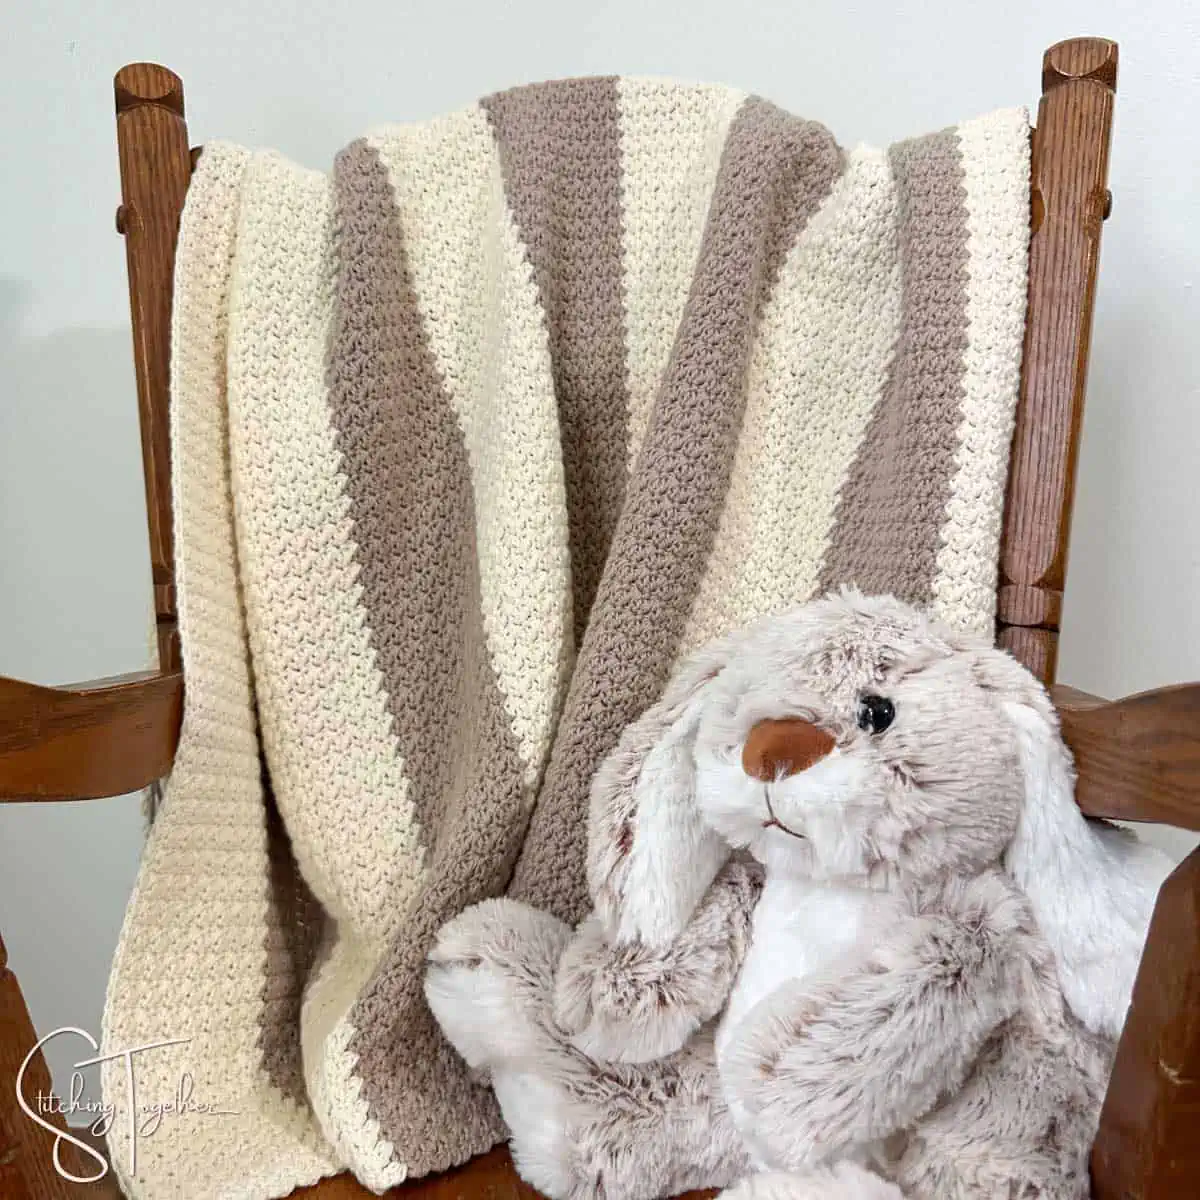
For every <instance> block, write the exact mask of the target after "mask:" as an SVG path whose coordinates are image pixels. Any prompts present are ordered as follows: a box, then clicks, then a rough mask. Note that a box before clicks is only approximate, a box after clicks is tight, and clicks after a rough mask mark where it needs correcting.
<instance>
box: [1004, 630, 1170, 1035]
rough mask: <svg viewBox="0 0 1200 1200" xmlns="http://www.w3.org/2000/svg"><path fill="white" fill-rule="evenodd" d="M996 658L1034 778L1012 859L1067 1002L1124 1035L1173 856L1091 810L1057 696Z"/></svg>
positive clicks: (1097, 1026) (1026, 769)
mask: <svg viewBox="0 0 1200 1200" xmlns="http://www.w3.org/2000/svg"><path fill="white" fill-rule="evenodd" d="M993 656H994V657H993ZM988 657H989V659H991V663H990V664H989V665H990V666H991V667H992V671H991V673H992V674H993V675H998V676H999V677H1000V678H999V679H995V680H994V682H1001V683H1002V684H1003V686H1002V687H1001V689H1000V690H1001V691H1002V692H1003V695H1004V698H1003V699H1002V707H1003V708H1004V711H1005V713H1006V714H1007V716H1008V718H1009V720H1010V721H1011V722H1012V724H1013V728H1014V729H1015V730H1016V734H1017V744H1018V748H1019V754H1020V760H1021V771H1022V773H1023V775H1024V781H1025V800H1024V807H1023V809H1022V813H1021V817H1020V821H1019V823H1018V825H1017V831H1016V834H1015V835H1014V837H1013V840H1012V843H1011V844H1010V846H1009V848H1008V851H1007V853H1006V855H1005V866H1006V867H1007V869H1008V871H1009V873H1010V874H1011V875H1012V877H1013V878H1014V879H1015V880H1016V882H1017V884H1018V886H1019V887H1020V888H1021V889H1022V890H1023V891H1024V892H1025V894H1026V895H1027V896H1028V897H1029V901H1030V904H1031V905H1032V907H1033V912H1034V916H1035V917H1036V919H1037V922H1038V926H1039V928H1040V930H1041V932H1042V935H1043V936H1044V937H1045V938H1046V940H1047V942H1048V943H1049V944H1050V948H1051V950H1052V951H1053V953H1054V957H1055V960H1056V962H1057V965H1058V974H1059V981H1060V984H1061V986H1062V990H1063V995H1064V997H1065V998H1066V1001H1067V1004H1068V1005H1069V1006H1070V1008H1071V1010H1072V1011H1073V1012H1074V1013H1075V1015H1076V1016H1077V1017H1078V1018H1079V1019H1080V1020H1081V1021H1082V1022H1083V1023H1084V1024H1085V1025H1086V1026H1088V1028H1090V1029H1092V1030H1094V1031H1096V1032H1098V1033H1104V1034H1107V1035H1109V1036H1111V1037H1117V1036H1118V1035H1119V1034H1120V1032H1121V1028H1122V1026H1123V1025H1124V1023H1125V1013H1126V1010H1127V1009H1128V1007H1129V998H1130V995H1131V993H1132V991H1133V981H1134V977H1135V976H1136V975H1137V969H1138V963H1139V962H1140V961H1141V956H1142V947H1143V946H1144V944H1145V941H1146V933H1147V931H1148V929H1149V927H1150V917H1151V914H1152V912H1153V909H1154V901H1155V897H1156V896H1157V895H1158V889H1159V887H1160V886H1161V885H1162V882H1163V880H1164V879H1165V878H1166V876H1167V875H1168V874H1169V873H1170V870H1171V862H1170V860H1169V859H1168V858H1167V857H1166V856H1165V855H1163V854H1161V853H1160V852H1159V851H1158V850H1156V849H1154V848H1153V847H1152V846H1148V845H1146V844H1145V843H1143V842H1141V841H1139V840H1138V838H1137V837H1136V836H1135V835H1134V834H1132V833H1130V832H1128V831H1127V830H1125V829H1121V828H1118V827H1117V826H1115V825H1110V824H1108V823H1107V822H1104V821H1092V820H1088V819H1087V818H1086V817H1084V815H1083V814H1082V813H1081V812H1080V811H1079V809H1078V807H1077V806H1076V804H1075V771H1074V766H1073V764H1072V761H1071V756H1070V753H1069V751H1068V750H1067V747H1066V745H1065V744H1064V743H1063V740H1062V737H1061V736H1060V733H1059V726H1058V714H1057V713H1056V712H1055V710H1054V706H1053V704H1052V703H1051V701H1050V698H1049V696H1047V694H1046V692H1045V690H1044V689H1043V688H1042V687H1041V685H1040V684H1039V683H1037V681H1036V680H1035V679H1034V678H1033V676H1032V675H1030V674H1029V673H1028V672H1027V671H1026V670H1025V669H1024V668H1023V667H1021V666H1020V665H1019V664H1017V663H1016V662H1015V661H1014V660H1013V659H1011V658H1009V657H1008V656H1007V655H1002V654H1001V653H1000V652H997V651H989V652H988ZM1001 658H1002V659H1003V660H1005V661H1004V662H1003V663H998V662H997V661H996V660H997V659H1001Z"/></svg>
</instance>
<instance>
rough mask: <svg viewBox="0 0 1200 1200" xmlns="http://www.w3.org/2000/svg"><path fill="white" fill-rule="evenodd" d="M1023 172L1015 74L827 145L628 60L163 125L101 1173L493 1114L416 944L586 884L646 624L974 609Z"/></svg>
mask: <svg viewBox="0 0 1200 1200" xmlns="http://www.w3.org/2000/svg"><path fill="white" fill-rule="evenodd" d="M1028 177H1029V164H1028V122H1027V117H1026V115H1025V114H1024V113H1023V112H1021V111H1017V110H1012V111H1005V112H1000V113H997V114H995V115H993V116H990V117H986V118H983V119H980V120H975V121H971V122H968V123H965V124H963V125H960V126H957V127H955V128H952V129H948V130H945V131H944V132H941V133H937V134H934V135H932V136H927V137H922V138H918V139H915V140H913V141H909V142H905V143H902V144H899V145H896V146H893V147H891V148H890V149H889V150H874V149H869V148H860V149H855V150H852V151H845V150H843V149H842V148H841V147H839V145H838V144H837V143H836V142H835V141H834V139H833V137H832V136H831V135H830V134H829V133H828V132H827V131H826V130H825V129H824V128H822V127H821V126H820V125H817V124H814V123H812V122H810V121H805V120H801V119H799V118H796V117H793V116H790V115H789V114H787V113H785V112H782V111H780V110H779V109H778V108H776V107H774V106H773V105H771V104H769V103H767V102H765V101H763V100H760V99H757V98H755V97H749V96H745V95H743V94H741V93H739V92H735V91H732V90H729V89H726V88H720V87H705V86H690V85H681V84H672V83H664V82H657V81H647V80H639V79H625V78H620V79H618V78H608V79H588V80H572V81H567V82H561V83H551V84H542V85H537V86H533V87H526V88H519V89H516V90H513V91H509V92H505V93H501V94H499V95H495V96H492V97H490V98H488V99H486V100H484V101H483V102H481V103H480V104H477V105H475V106H473V107H470V108H468V109H465V110H463V111H461V112H458V113H455V114H453V115H450V116H447V117H443V118H440V119H437V120H432V121H429V122H427V123H424V124H419V125H413V126H391V127H385V128H382V129H380V130H378V131H377V132H375V133H373V134H371V135H369V136H367V137H364V138H362V139H361V140H359V141H356V142H353V143H352V144H351V145H349V146H348V147H347V148H346V149H345V150H343V151H342V152H341V153H340V154H339V155H338V157H337V160H336V162H335V164H334V167H333V170H332V172H330V173H319V172H314V171H309V170H304V169H302V168H300V167H298V166H296V165H294V164H292V163H290V162H288V161H286V160H284V159H283V158H281V157H279V156H277V155H275V154H270V153H251V152H249V151H247V150H245V149H242V148H239V147H237V146H233V145H226V144H210V145H208V146H207V147H206V148H205V151H204V154H203V155H202V157H201V158H200V161H199V164H198V167H197V170H196V173H195V175H194V177H193V180H192V184H191V188H190V191H189V195H188V202H187V208H186V210H185V213H184V217H183V222H182V227H181V230H180V238H179V246H178V257H177V264H176V291H175V309H174V336H173V351H172V355H173V360H172V386H173V402H172V448H173V456H174V459H173V462H174V502H175V517H176V547H177V552H176V553H177V580H178V587H179V614H180V627H181V632H182V640H183V657H184V667H185V671H186V678H187V697H186V703H185V712H184V722H183V730H182V737H181V742H180V746H179V752H178V756H177V759H176V763H175V767H174V771H173V773H172V776H171V778H170V780H169V782H168V785H167V788H166V794H165V800H164V804H163V807H162V810H161V812H160V815H159V818H158V820H157V821H156V823H155V825H154V828H153V830H152V833H151V836H150V839H149V842H148V844H147V847H146V851H145V856H144V860H143V863H142V866H141V870H140V874H139V877H138V882H137V887H136V890H135V893H134V895H133V897H132V900H131V902H130V905H129V910H128V914H127V917H126V922H125V927H124V931H123V934H122V938H121V942H120V946H119V948H118V951H117V955H116V959H115V962H114V967H113V973H112V979H111V983H110V990H109V997H108V1005H107V1012H106V1019H105V1029H104V1040H105V1046H106V1049H107V1050H108V1051H110V1052H112V1051H117V1050H123V1049H128V1048H130V1047H134V1046H139V1047H140V1046H147V1045H149V1044H156V1043H161V1042H173V1043H174V1044H171V1045H155V1048H154V1049H152V1050H147V1051H144V1052H142V1053H140V1054H139V1055H138V1056H137V1058H136V1060H135V1062H134V1066H135V1068H136V1083H137V1097H136V1104H137V1105H138V1106H141V1105H144V1104H153V1103H155V1102H161V1101H162V1100H164V1099H169V1098H170V1097H172V1096H175V1095H176V1093H177V1089H178V1088H179V1086H180V1080H181V1078H185V1077H186V1078H187V1080H188V1081H189V1083H188V1086H189V1087H190V1089H191V1093H190V1094H191V1096H192V1101H191V1103H192V1106H193V1108H192V1109H191V1110H189V1111H188V1112H187V1113H186V1114H182V1115H180V1116H179V1117H178V1119H175V1120H166V1119H164V1120H163V1121H162V1122H161V1124H160V1125H159V1127H158V1128H157V1129H156V1130H155V1131H154V1132H153V1134H152V1135H148V1134H147V1135H144V1136H141V1137H140V1138H138V1139H133V1138H131V1137H129V1136H127V1125H126V1124H125V1122H124V1121H123V1120H122V1119H121V1116H120V1114H121V1113H123V1112H126V1111H128V1110H129V1109H130V1106H131V1105H132V1104H134V1103H135V1101H134V1098H133V1097H132V1096H131V1095H130V1092H129V1075H128V1073H127V1072H126V1070H125V1067H124V1065H123V1064H122V1062H121V1061H120V1060H118V1061H115V1062H114V1063H112V1064H110V1065H109V1067H108V1068H107V1069H106V1073H105V1090H106V1100H107V1101H108V1102H109V1103H110V1104H112V1105H113V1106H114V1110H115V1112H116V1113H117V1114H118V1115H117V1120H116V1121H115V1123H114V1135H113V1136H112V1138H111V1149H112V1152H113V1157H114V1162H115V1166H116V1170H117V1174H118V1176H119V1177H120V1180H121V1182H122V1183H123V1185H124V1187H125V1189H126V1191H127V1194H128V1195H130V1196H131V1197H139V1198H144V1200H153V1198H156V1197H171V1198H173V1197H176V1196H179V1195H184V1194H186V1195H188V1196H190V1197H194V1198H195V1200H204V1198H205V1197H234V1196H237V1197H246V1198H267V1197H276V1196H282V1195H285V1194H286V1193H287V1192H289V1191H290V1190H291V1189H292V1188H294V1187H296V1186H297V1185H301V1184H306V1183H310V1182H312V1181H314V1180H316V1179H318V1178H320V1177H321V1176H323V1175H327V1174H329V1173H332V1172H335V1171H338V1170H343V1169H349V1170H351V1171H353V1172H354V1173H355V1175H357V1176H358V1178H359V1179H360V1180H361V1181H362V1182H363V1183H364V1184H365V1185H366V1186H368V1187H370V1188H373V1189H378V1190H382V1189H384V1188H386V1187H389V1186H392V1185H394V1184H397V1183H400V1182H401V1181H402V1180H404V1179H405V1178H406V1177H407V1176H410V1175H412V1176H416V1175H422V1174H425V1173H428V1172H431V1171H436V1170H439V1169H443V1168H446V1167H448V1166H450V1165H451V1164H454V1163H457V1162H460V1161H462V1160H464V1159H465V1158H467V1157H468V1156H470V1155H472V1154H475V1153H477V1152H480V1151H482V1150H484V1149H486V1148H487V1147H489V1146H491V1145H492V1144H494V1143H495V1142H496V1141H498V1140H500V1139H501V1138H502V1137H503V1136H504V1127H503V1124H502V1122H501V1120H500V1117H499V1113H498V1110H497V1108H496V1105H495V1101H494V1099H493V1098H492V1096H491V1093H490V1092H489V1091H488V1090H487V1088H486V1087H482V1086H480V1085H479V1084H478V1083H476V1082H475V1081H473V1080H472V1079H471V1078H470V1077H469V1075H468V1073H467V1071H466V1070H465V1068H464V1067H463V1065H462V1064H461V1062H460V1060H459V1058H458V1056H457V1055H456V1054H455V1053H454V1051H453V1050H452V1049H451V1048H450V1047H449V1046H448V1045H447V1043H446V1042H445V1041H444V1039H443V1038H442V1036H441V1034H440V1032H439V1031H438V1028H437V1026H436V1024H435V1022H434V1021H433V1019H432V1016H431V1014H430V1013H429V1010H428V1008H427V1006H426V1004H425V1002H424V999H423V997H422V992H421V979H422V967H423V963H424V960H425V957H426V954H427V953H428V951H429V949H430V946H431V944H432V940H433V938H434V935H435V933H436V931H437V930H438V929H439V927H440V926H442V925H443V924H444V923H445V922H446V921H447V920H448V919H449V918H451V917H453V916H454V915H455V914H456V913H458V912H460V911H461V910H463V909H464V908H465V907H466V906H468V905H470V904H472V903H474V902H476V901H478V900H481V899H483V898H485V897H488V896H494V895H498V894H502V893H506V892H507V894H508V895H510V896H513V897H516V898H519V899H521V900H524V901H526V902H528V903H530V904H532V905H535V906H537V907H539V908H542V909H546V910H548V911H550V912H552V913H554V914H556V915H557V916H558V917H560V918H562V919H565V920H567V921H575V920H577V919H579V918H580V917H582V916H583V915H584V913H585V912H586V910H587V908H588V906H589V897H588V891H587V887H586V879H585V841H586V810H587V793H588V785H589V782H590V779H591V777H592V774H593V772H594V770H595V768H596V766H597V765H598V764H599V763H600V762H601V761H602V759H603V758H604V757H605V755H606V754H607V753H608V752H609V751H610V750H611V749H612V747H613V746H614V745H615V743H616V741H617V739H618V736H619V735H620V732H621V730H622V728H623V727H624V726H625V725H626V724H627V723H628V722H630V721H631V720H632V719H633V718H634V717H636V716H637V715H638V714H639V713H641V712H642V711H644V710H645V709H646V708H647V707H648V706H649V705H650V704H651V703H652V702H653V701H654V699H655V698H656V697H657V695H658V694H659V692H660V691H661V689H662V687H663V684H664V682H665V680H666V679H667V678H668V676H669V674H670V672H671V670H672V668H673V667H674V666H675V664H676V663H677V662H678V661H679V660H680V658H681V656H683V655H685V654H687V653H688V652H690V651H691V650H693V649H694V648H695V647H696V646H698V645H700V644H702V643H704V642H706V641H707V640H709V639H710V638H711V637H713V636H714V635H715V634H718V633H720V632H722V631H724V630H726V629H729V628H733V627H735V626H738V625H741V624H744V623H745V622H746V621H747V620H749V619H751V618H754V617H756V616H758V615H760V614H762V613H765V612H769V611H773V610H776V609H779V608H782V607H785V606H788V605H790V604H793V603H795V602H796V601H798V600H802V599H805V598H807V597H808V596H810V595H813V594H815V593H816V592H818V591H820V590H822V589H824V588H825V587H827V586H829V585H831V584H834V583H839V582H843V581H847V582H848V581H853V582H856V583H858V584H859V585H861V586H862V587H864V588H866V589H871V590H877V591H890V592H893V593H895V594H897V595H898V596H900V597H902V598H904V599H906V600H909V601H912V602H915V603H919V604H922V605H926V606H929V607H930V608H931V609H932V610H933V612H934V613H935V614H936V615H938V616H939V617H941V618H943V619H944V620H946V621H948V622H949V623H951V624H952V625H955V626H958V627H960V628H965V629H971V630H975V631H984V632H989V633H990V630H991V628H992V620H993V606H994V592H995V583H996V580H995V572H996V562H997V558H998V544H999V532H1000V519H1001V509H1002V501H1003V491H1004V480H1005V473H1006V465H1007V452H1008V445H1009V438H1010V434H1011V428H1012V416H1013V410H1014V404H1015V398H1016V391H1017V382H1018V374H1019V364H1020V355H1021V342H1022V332H1023V323H1024V302H1025V285H1026V244H1027V239H1028ZM197 1106H200V1110H199V1111H197ZM203 1106H207V1107H203ZM185 1117H186V1119H185ZM135 1142H136V1144H135ZM135 1151H136V1159H135V1153H134V1152H135Z"/></svg>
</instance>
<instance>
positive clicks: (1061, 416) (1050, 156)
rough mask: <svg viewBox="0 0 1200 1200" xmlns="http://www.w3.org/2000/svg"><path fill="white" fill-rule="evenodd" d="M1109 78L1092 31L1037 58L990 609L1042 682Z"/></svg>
mask: <svg viewBox="0 0 1200 1200" xmlns="http://www.w3.org/2000/svg"><path fill="white" fill-rule="evenodd" d="M1116 86H1117V47H1116V44H1115V43H1113V42H1109V41H1105V40H1104V39H1102V38H1073V39H1071V40H1070V41H1066V42H1059V43H1058V44H1057V45H1055V46H1051V48H1050V49H1049V50H1047V51H1046V54H1045V56H1044V58H1043V60H1042V98H1041V103H1040V104H1039V106H1038V116H1037V126H1036V128H1035V129H1034V131H1033V144H1032V154H1033V161H1032V179H1031V198H1030V204H1031V240H1030V244H1029V299H1028V305H1029V306H1028V311H1027V314H1026V324H1025V354H1024V359H1023V362H1022V366H1021V395H1020V402H1019V404H1018V407H1017V423H1016V431H1015V434H1014V437H1013V448H1012V460H1011V463H1010V465H1009V475H1008V494H1007V499H1006V503H1005V513H1004V535H1003V544H1002V548H1001V556H1000V596H999V605H998V614H997V616H998V625H999V628H998V637H999V642H1000V644H1001V645H1002V646H1004V647H1005V648H1006V649H1008V650H1011V651H1012V653H1013V654H1015V655H1016V656H1017V657H1018V658H1019V659H1021V661H1022V662H1024V663H1025V664H1026V666H1028V667H1029V668H1030V670H1032V671H1033V672H1034V673H1035V674H1037V675H1038V676H1039V678H1041V679H1042V680H1044V681H1045V682H1047V683H1050V682H1053V679H1054V672H1055V668H1056V664H1057V651H1058V630H1059V623H1060V620H1061V614H1062V593H1063V588H1064V587H1065V584H1066V572H1067V541H1068V534H1069V531H1070V524H1071V509H1072V505H1073V503H1074V495H1075V464H1076V459H1077V457H1078V452H1079V430H1080V424H1081V422H1082V419H1083V402H1084V392H1085V388H1086V385H1087V365H1088V353H1089V349H1090V344H1091V332H1092V303H1093V300H1094V298H1095V294H1096V270H1097V266H1098V262H1099V253H1100V229H1101V225H1102V222H1103V219H1104V217H1105V216H1106V215H1107V212H1108V208H1109V204H1110V197H1109V195H1108V190H1107V185H1108V150H1109V142H1110V139H1111V134H1112V116H1113V101H1114V92H1115V89H1116ZM1037 593H1041V594H1042V595H1041V596H1038V595H1037Z"/></svg>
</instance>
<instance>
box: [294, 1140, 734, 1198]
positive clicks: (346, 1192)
mask: <svg viewBox="0 0 1200 1200" xmlns="http://www.w3.org/2000/svg"><path fill="white" fill-rule="evenodd" d="M386 1195H387V1196H388V1197H390V1198H391V1200H400V1197H403V1198H404V1200H542V1194H541V1192H537V1191H534V1189H533V1188H531V1187H530V1186H529V1184H527V1183H526V1182H525V1181H524V1180H522V1179H521V1177H520V1176H519V1175H518V1174H517V1170H516V1168H515V1167H514V1166H513V1161H512V1157H511V1155H510V1154H509V1153H508V1147H507V1146H497V1147H496V1148H495V1149H494V1150H489V1151H488V1152H487V1153H486V1154H481V1155H480V1156H479V1157H478V1158H473V1159H471V1161H470V1162H468V1163H464V1164H463V1165H462V1166H461V1167H455V1168H454V1170H452V1171H445V1172H443V1173H442V1174H440V1175H430V1176H427V1177H426V1178H424V1179H413V1180H410V1181H409V1182H408V1183H405V1184H402V1185H401V1186H400V1187H398V1188H392V1190H391V1191H390V1192H387V1193H386ZM715 1195H716V1192H688V1194H687V1195H686V1196H684V1197H681V1198H680V1200H708V1198H709V1197H712V1196H715ZM291 1200H375V1198H374V1193H372V1192H368V1191H367V1189H366V1188H364V1187H363V1186H362V1184H360V1183H358V1182H357V1181H356V1180H355V1179H354V1177H353V1176H352V1175H336V1176H334V1177H333V1178H332V1179H323V1180H321V1182H320V1183H318V1184H314V1185H313V1186H312V1187H308V1188H301V1189H300V1190H299V1191H296V1192H293V1193H292V1196H291Z"/></svg>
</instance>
